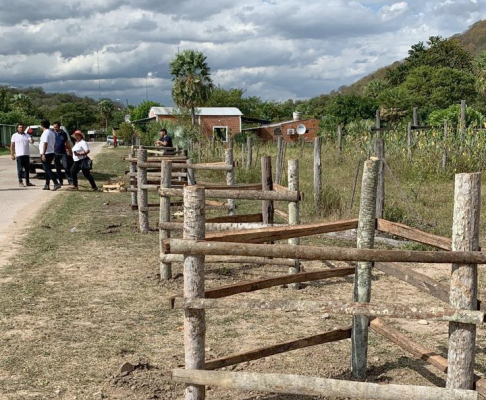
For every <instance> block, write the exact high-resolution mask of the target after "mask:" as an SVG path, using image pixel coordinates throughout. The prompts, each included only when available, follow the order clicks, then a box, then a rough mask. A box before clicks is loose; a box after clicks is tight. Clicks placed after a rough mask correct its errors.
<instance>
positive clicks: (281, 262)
mask: <svg viewBox="0 0 486 400" xmlns="http://www.w3.org/2000/svg"><path fill="white" fill-rule="evenodd" d="M160 260H161V261H163V262H167V263H170V262H180V263H182V262H184V256H183V255H182V254H161V255H160ZM205 262H206V264H211V263H217V264H220V263H222V264H256V265H278V266H286V267H294V266H295V260H290V259H288V258H266V257H239V256H206V258H205Z"/></svg>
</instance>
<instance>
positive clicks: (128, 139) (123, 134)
mask: <svg viewBox="0 0 486 400" xmlns="http://www.w3.org/2000/svg"><path fill="white" fill-rule="evenodd" d="M133 134H134V130H133V127H132V124H131V123H129V122H122V123H121V124H120V128H119V129H118V133H117V136H118V137H119V138H120V139H121V140H123V141H124V142H125V143H132V136H133Z"/></svg>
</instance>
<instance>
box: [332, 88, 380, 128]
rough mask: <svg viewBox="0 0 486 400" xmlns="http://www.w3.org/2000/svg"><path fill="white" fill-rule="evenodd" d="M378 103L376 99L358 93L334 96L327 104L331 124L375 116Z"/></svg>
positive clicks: (344, 123)
mask: <svg viewBox="0 0 486 400" xmlns="http://www.w3.org/2000/svg"><path fill="white" fill-rule="evenodd" d="M377 107H378V104H377V102H376V101H374V100H372V99H369V98H367V97H363V96H359V95H356V94H345V95H340V96H336V97H334V98H333V99H332V100H331V102H330V103H329V105H328V106H327V114H328V115H329V116H330V117H332V118H328V120H329V121H330V124H343V125H346V124H348V123H349V122H351V121H355V120H359V119H367V118H373V117H374V115H375V113H376V109H377Z"/></svg>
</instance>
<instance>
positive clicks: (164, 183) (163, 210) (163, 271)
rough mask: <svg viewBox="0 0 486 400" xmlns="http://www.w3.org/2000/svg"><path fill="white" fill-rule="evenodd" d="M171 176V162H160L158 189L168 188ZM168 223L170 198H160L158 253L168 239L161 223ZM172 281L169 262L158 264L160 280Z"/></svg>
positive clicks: (162, 250) (161, 251)
mask: <svg viewBox="0 0 486 400" xmlns="http://www.w3.org/2000/svg"><path fill="white" fill-rule="evenodd" d="M171 175H172V162H171V161H162V163H161V167H160V187H161V188H170V186H171ZM166 222H170V197H169V196H160V210H159V238H160V253H161V254H162V253H163V252H164V246H163V244H162V243H163V240H164V239H167V238H170V231H169V230H166V229H162V228H161V226H162V224H163V223H166ZM169 279H172V265H171V263H170V262H164V261H161V262H160V280H161V281H167V280H169Z"/></svg>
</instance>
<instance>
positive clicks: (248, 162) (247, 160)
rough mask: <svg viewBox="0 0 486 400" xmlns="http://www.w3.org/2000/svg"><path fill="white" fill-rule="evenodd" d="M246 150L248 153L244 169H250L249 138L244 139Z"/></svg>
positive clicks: (250, 152) (250, 151) (250, 150)
mask: <svg viewBox="0 0 486 400" xmlns="http://www.w3.org/2000/svg"><path fill="white" fill-rule="evenodd" d="M246 148H247V151H248V155H247V159H246V169H250V168H251V161H252V159H251V158H252V148H251V136H248V137H247V138H246Z"/></svg>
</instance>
